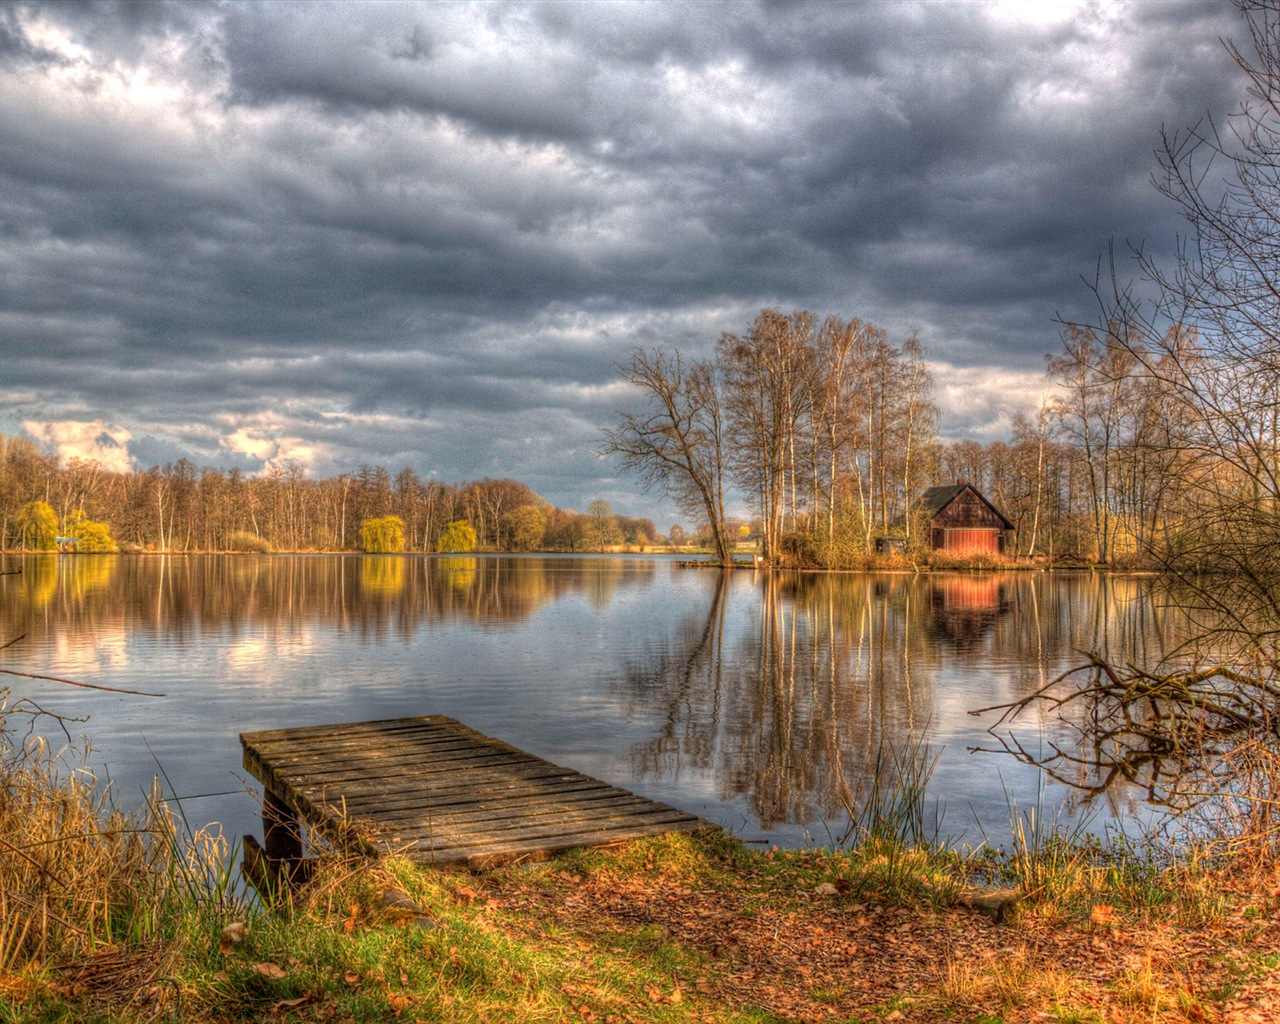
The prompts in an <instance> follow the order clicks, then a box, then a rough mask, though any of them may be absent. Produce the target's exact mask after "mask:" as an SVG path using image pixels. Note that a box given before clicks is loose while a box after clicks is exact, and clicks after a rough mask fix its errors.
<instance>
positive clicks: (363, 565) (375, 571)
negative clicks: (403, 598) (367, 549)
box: [360, 555, 404, 598]
mask: <svg viewBox="0 0 1280 1024" xmlns="http://www.w3.org/2000/svg"><path fill="white" fill-rule="evenodd" d="M403 589H404V559H403V558H396V557H394V556H392V557H383V556H377V555H373V556H366V557H365V558H362V559H360V590H361V591H362V592H363V593H365V594H368V595H369V596H370V597H380V598H389V597H395V596H396V594H398V593H400V591H402V590H403Z"/></svg>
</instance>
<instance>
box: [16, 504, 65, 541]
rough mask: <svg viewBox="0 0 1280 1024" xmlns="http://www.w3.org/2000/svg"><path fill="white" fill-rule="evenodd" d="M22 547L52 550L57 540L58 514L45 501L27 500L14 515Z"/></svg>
mask: <svg viewBox="0 0 1280 1024" xmlns="http://www.w3.org/2000/svg"><path fill="white" fill-rule="evenodd" d="M14 523H15V525H16V526H17V527H18V536H19V537H21V538H22V547H23V548H24V549H25V550H27V551H52V550H53V549H54V548H55V547H57V542H58V514H57V513H56V512H54V510H53V507H52V506H51V505H50V504H49V503H48V502H47V501H29V502H27V503H26V504H25V505H23V506H22V507H21V508H20V509H18V514H17V515H16V516H14Z"/></svg>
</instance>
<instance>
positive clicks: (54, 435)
mask: <svg viewBox="0 0 1280 1024" xmlns="http://www.w3.org/2000/svg"><path fill="white" fill-rule="evenodd" d="M22 429H23V430H25V431H26V432H27V433H28V434H30V435H31V437H33V438H35V440H37V441H39V442H41V443H43V444H46V445H49V446H51V447H52V448H53V450H54V451H56V452H57V454H58V456H59V457H60V458H62V459H67V460H69V459H90V460H92V461H94V462H97V463H98V464H100V465H101V466H102V468H103V469H106V470H110V471H111V472H114V473H124V472H128V471H130V470H132V469H134V468H135V467H134V462H133V459H132V458H130V456H129V442H130V441H131V440H132V438H133V435H132V434H131V433H130V432H129V431H128V430H127V429H125V428H124V427H121V426H114V425H109V424H106V423H103V422H101V421H100V420H96V421H94V422H91V423H84V422H77V421H74V420H63V421H61V422H57V423H38V422H35V421H31V420H28V421H27V422H25V423H23V424H22Z"/></svg>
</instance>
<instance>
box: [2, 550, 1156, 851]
mask: <svg viewBox="0 0 1280 1024" xmlns="http://www.w3.org/2000/svg"><path fill="white" fill-rule="evenodd" d="M4 568H9V569H14V568H21V570H22V571H21V573H20V574H17V575H6V576H0V643H3V642H4V641H7V640H9V639H12V638H13V637H17V636H20V635H22V634H25V639H23V640H21V641H20V642H18V643H16V644H14V645H13V646H11V647H9V648H8V649H7V650H5V651H4V652H3V653H0V659H3V660H2V661H0V665H2V666H3V667H4V668H7V669H11V670H14V671H18V672H28V673H38V674H44V675H54V676H61V677H65V678H69V679H75V680H81V681H84V682H90V683H96V684H100V685H104V686H112V687H118V688H122V689H130V690H146V691H155V692H159V693H163V694H164V696H163V697H144V696H131V695H123V694H115V693H103V692H97V691H92V690H81V689H74V688H71V687H68V686H64V685H60V684H56V683H48V682H38V681H34V680H29V679H23V678H17V677H12V676H9V677H3V678H0V684H7V685H8V687H9V688H10V700H11V701H12V700H13V699H14V698H17V697H19V696H26V697H30V698H31V699H33V700H35V701H37V702H38V703H39V704H40V705H41V706H42V707H44V708H46V709H48V710H52V711H56V712H58V713H60V714H62V715H66V716H74V717H83V718H84V719H85V721H84V722H82V723H74V724H72V725H70V726H69V728H70V729H71V731H72V735H73V736H75V735H77V734H81V733H82V734H84V735H87V736H88V737H89V738H90V739H91V741H92V744H93V747H94V751H93V753H92V754H91V756H90V764H91V766H92V768H93V770H94V771H95V772H96V773H97V774H98V776H99V777H100V778H103V779H109V780H110V781H112V782H113V783H114V784H115V786H116V787H117V790H118V793H119V797H120V802H122V803H125V804H127V805H133V804H136V803H138V802H140V800H141V794H142V793H143V792H144V791H145V790H146V789H147V788H148V787H149V786H150V784H151V780H152V778H153V777H154V776H156V775H157V773H158V772H159V770H160V768H162V769H163V773H164V775H165V776H166V777H167V780H168V787H167V788H169V791H170V792H171V793H175V794H176V795H177V796H178V797H179V799H180V801H181V806H182V809H183V812H184V813H185V815H186V817H187V818H188V819H189V820H190V821H191V823H192V824H195V825H202V824H206V823H209V822H218V823H220V824H221V825H222V827H223V828H224V830H225V831H226V833H227V834H228V835H229V836H232V837H234V836H238V835H241V834H243V833H245V832H254V833H256V834H259V835H260V833H261V828H260V824H259V822H258V820H257V805H256V796H257V794H258V792H259V787H258V786H257V784H256V783H254V782H253V780H252V779H250V778H249V777H248V776H247V775H246V773H245V772H244V771H243V769H242V768H241V763H240V744H239V739H238V736H239V733H241V732H243V731H250V730H257V729H268V728H281V727H287V726H295V725H310V724H321V723H335V722H348V721H358V720H364V719H378V718H395V717H401V716H408V715H425V714H446V715H452V716H454V717H456V718H458V719H460V720H461V721H463V722H465V723H466V724H467V725H470V726H472V727H473V728H476V729H478V730H480V731H481V732H484V733H488V734H489V735H492V736H496V737H499V738H501V739H504V740H506V741H508V742H510V743H513V744H515V745H516V746H518V747H522V748H524V749H526V750H529V751H531V752H532V753H535V754H538V755H540V756H542V757H545V758H547V759H549V760H551V761H554V762H556V763H558V764H561V765H565V766H567V767H571V768H574V769H576V770H579V771H583V772H585V773H587V774H589V775H594V776H597V777H599V778H602V779H605V780H607V781H608V782H610V783H612V784H615V785H619V786H622V787H624V788H627V789H632V790H634V791H636V792H639V793H643V794H645V795H647V796H651V797H654V798H656V799H659V800H663V801H665V802H668V803H671V804H674V805H676V806H679V807H681V808H684V809H686V810H689V811H693V812H695V813H697V814H701V815H702V816H704V817H706V818H708V819H710V820H712V821H715V822H718V823H720V824H723V825H725V826H728V827H730V828H732V829H733V830H734V831H735V832H737V833H738V834H739V835H741V836H743V837H744V838H747V839H763V840H767V841H768V842H771V843H777V844H779V845H787V846H796V845H804V844H809V843H826V842H830V841H832V840H833V839H835V838H837V837H838V836H840V835H841V834H842V833H843V832H844V831H845V829H846V827H847V824H848V814H847V812H846V810H845V808H846V806H847V805H848V804H850V803H852V804H854V805H856V804H857V803H858V801H859V799H860V798H861V794H863V793H865V791H866V785H867V781H868V779H869V778H870V776H871V775H872V773H873V771H874V767H873V766H874V765H875V763H876V759H877V754H878V753H879V752H881V751H883V750H885V749H897V750H904V749H907V748H908V747H909V746H911V744H912V743H913V742H914V741H918V740H923V741H925V742H927V743H928V744H929V745H930V748H931V750H932V751H933V753H935V754H938V755H939V760H938V764H937V767H936V770H935V771H934V774H933V778H932V782H931V784H930V807H931V808H932V809H933V810H934V813H936V814H937V815H938V816H940V818H941V833H942V835H943V836H945V837H948V838H951V839H952V840H955V841H961V842H968V843H970V844H975V845H976V843H978V842H979V841H981V839H982V838H983V837H984V835H985V836H987V837H989V838H990V839H992V840H993V841H996V842H1002V841H1004V839H1005V837H1007V835H1008V819H1009V806H1010V802H1011V801H1012V802H1016V804H1017V806H1019V807H1021V808H1028V807H1032V806H1035V805H1036V804H1037V803H1040V804H1041V805H1047V806H1049V807H1052V808H1056V807H1060V806H1064V807H1066V808H1067V809H1066V810H1065V811H1064V812H1063V813H1067V814H1069V813H1073V812H1072V796H1073V792H1074V791H1073V790H1072V789H1070V787H1066V786H1062V785H1060V784H1058V783H1056V782H1048V783H1042V781H1041V779H1040V776H1039V772H1038V771H1037V770H1036V769H1034V768H1029V767H1026V766H1024V765H1020V764H1018V763H1016V762H1015V761H1014V760H1013V759H1011V758H1009V757H1008V756H1006V755H999V754H992V753H983V752H974V751H973V750H972V748H975V747H987V748H990V747H992V746H994V745H995V744H994V743H993V740H992V737H991V736H990V735H989V734H988V733H987V732H986V731H985V730H986V727H987V726H988V725H990V724H991V716H988V717H987V718H986V719H978V718H975V717H973V716H971V715H969V714H968V712H969V711H970V710H972V709H974V708H980V707H984V706H988V705H992V704H997V703H1000V702H1003V701H1009V700H1012V699H1015V698H1017V697H1020V696H1023V695H1025V694H1027V693H1030V692H1032V691H1034V690H1036V689H1038V688H1039V687H1041V686H1043V685H1044V684H1045V683H1047V682H1049V681H1050V680H1051V679H1053V678H1054V677H1055V676H1057V675H1058V674H1059V673H1061V672H1062V671H1064V670H1065V669H1066V668H1068V667H1071V666H1073V665H1076V664H1079V663H1080V662H1081V661H1082V660H1083V659H1082V658H1081V656H1080V653H1079V652H1081V651H1087V650H1095V649H1097V650H1102V651H1105V652H1107V653H1108V654H1109V655H1110V656H1111V657H1112V658H1115V659H1117V660H1124V661H1135V662H1137V663H1140V664H1146V665H1152V664H1154V663H1155V662H1157V661H1158V660H1159V659H1160V658H1161V657H1163V656H1164V655H1165V653H1166V652H1167V651H1169V650H1171V649H1172V648H1173V646H1174V645H1175V643H1176V641H1177V639H1178V631H1179V628H1180V626H1181V622H1180V619H1179V616H1178V615H1177V613H1176V612H1174V611H1170V610H1168V609H1167V608H1165V607H1163V606H1162V605H1161V604H1160V603H1158V602H1155V601H1152V600H1150V599H1149V598H1148V597H1147V588H1148V585H1149V581H1147V580H1143V579H1141V578H1136V577H1123V576H1113V577H1108V576H1101V575H1092V574H1087V573H1086V574H1079V575H1073V574H1048V573H987V574H976V575H975V574H955V575H933V576H915V577H913V576H907V575H888V574H822V575H766V574H756V573H753V572H750V571H738V572H733V573H728V574H723V573H721V572H719V571H715V570H689V569H681V568H679V567H677V566H676V565H675V563H674V561H673V560H670V559H666V558H660V557H659V558H653V557H643V556H635V557H576V558H574V557H551V556H545V557H544V556H529V557H499V556H492V557H485V556H479V557H474V558H472V557H466V558H458V557H442V556H425V557H421V556H404V557H400V556H376V557H367V556H330V555H320V556H254V555H238V556H160V555H153V556H109V555H108V556H94V555H79V556H55V555H47V556H28V557H26V558H17V557H9V558H7V559H5V561H4ZM42 731H44V732H45V733H47V734H49V735H50V738H51V739H61V740H62V742H65V738H63V737H61V734H60V733H59V732H57V731H56V730H51V729H50V728H49V727H47V726H46V727H45V728H44V729H43V730H42ZM1017 738H1018V739H1019V740H1020V741H1021V742H1022V743H1023V744H1024V745H1025V746H1027V747H1028V748H1029V749H1031V750H1033V751H1034V750H1036V749H1037V748H1041V747H1043V746H1044V745H1045V744H1046V743H1049V742H1052V741H1053V740H1054V739H1055V738H1059V733H1058V731H1057V726H1055V725H1054V724H1053V723H1044V722H1041V721H1039V720H1038V719H1037V718H1036V717H1035V716H1034V715H1030V716H1024V719H1023V720H1020V722H1019V725H1018V730H1017ZM1042 786H1043V789H1042ZM170 787H171V788H170ZM1091 813H1092V815H1093V817H1092V821H1093V822H1094V827H1097V828H1100V827H1103V826H1107V827H1110V826H1123V825H1124V824H1125V823H1126V822H1129V821H1132V820H1136V819H1140V818H1142V817H1143V816H1144V815H1145V814H1146V812H1145V810H1144V809H1143V807H1142V805H1141V804H1140V802H1139V801H1138V799H1137V797H1136V796H1134V795H1133V794H1126V793H1116V794H1111V795H1110V798H1109V800H1108V801H1107V803H1106V804H1105V805H1104V806H1103V807H1102V808H1101V809H1097V810H1095V811H1093V812H1091Z"/></svg>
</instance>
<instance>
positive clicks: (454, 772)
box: [240, 715, 710, 868]
mask: <svg viewBox="0 0 1280 1024" xmlns="http://www.w3.org/2000/svg"><path fill="white" fill-rule="evenodd" d="M240 742H241V745H242V747H243V748H244V766H245V769H246V770H247V771H248V772H249V773H250V774H251V775H253V776H254V778H256V779H257V780H258V781H259V782H261V783H262V784H263V786H264V788H265V789H266V791H267V792H268V793H269V794H270V795H271V796H272V797H273V798H274V800H275V801H277V802H278V804H277V806H283V807H285V808H288V809H291V810H292V811H293V812H295V813H296V814H297V815H298V816H300V817H301V818H302V819H303V820H304V821H305V822H306V824H307V825H308V826H309V827H311V828H315V829H318V830H319V831H321V832H322V833H324V834H325V835H327V836H330V837H333V838H337V839H338V841H340V842H343V843H349V844H352V845H354V846H356V847H358V848H361V849H363V850H365V851H366V852H370V853H375V854H379V855H385V854H390V853H397V854H400V855H402V856H405V857H407V858H409V859H411V860H416V861H421V862H424V863H429V864H439V865H466V866H469V867H473V868H475V867H489V866H493V865H496V864H500V863H504V862H509V861H513V860H531V859H540V858H543V857H546V856H549V855H551V854H553V853H558V852H560V851H563V850H568V849H573V848H574V847H579V846H602V845H612V844H614V843H619V842H624V841H626V840H629V839H635V838H640V837H641V836H646V835H655V834H658V833H661V832H671V831H691V830H696V829H703V828H708V827H710V826H709V823H708V822H706V821H704V820H703V819H701V818H699V817H697V816H696V815H693V814H689V813H687V812H685V811H681V810H679V809H677V808H674V807H670V806H668V805H667V804H663V803H659V802H657V801H654V800H649V799H647V798H646V797H642V796H637V795H636V794H634V793H631V792H629V791H627V790H625V789H619V788H617V787H615V786H611V785H609V784H608V783H606V782H602V781H600V780H599V779H593V778H591V777H590V776H587V775H583V774H582V773H581V772H576V771H573V770H572V769H568V768H562V767H560V766H559V765H555V764H552V763H551V762H550V761H546V760H544V759H542V758H540V757H537V756H536V755H534V754H530V753H528V752H526V751H523V750H520V749H519V748H518V747H515V746H512V745H511V744H509V743H505V742H503V741H502V740H498V739H494V738H493V737H490V736H485V735H484V734H483V733H480V732H477V731H476V730H474V729H472V728H470V727H468V726H466V725H463V724H462V723H461V722H459V721H457V719H454V718H449V717H447V716H444V715H426V716H422V717H418V718H396V719H387V720H385V721H375V722H349V723H344V724H339V725H317V726H301V727H298V728H294V729H270V730H263V731H259V732H247V733H241V735H240Z"/></svg>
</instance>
